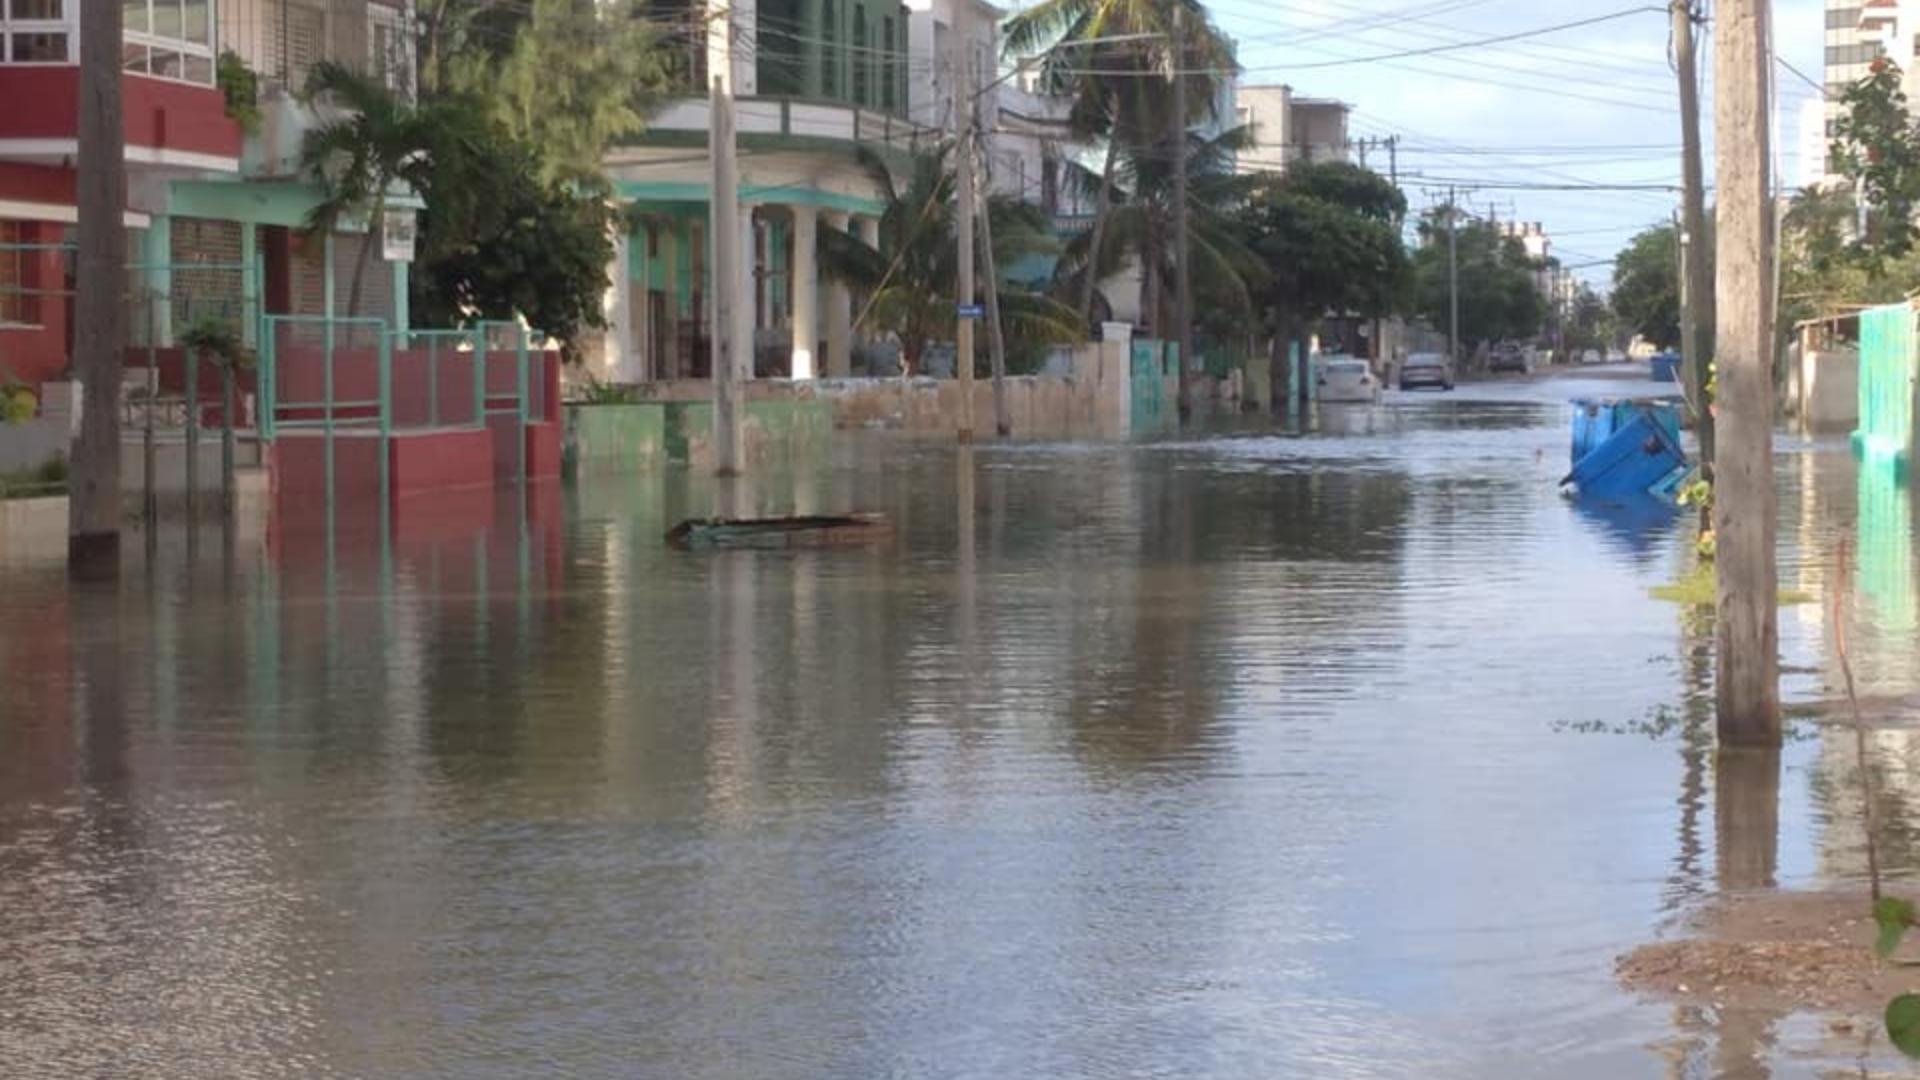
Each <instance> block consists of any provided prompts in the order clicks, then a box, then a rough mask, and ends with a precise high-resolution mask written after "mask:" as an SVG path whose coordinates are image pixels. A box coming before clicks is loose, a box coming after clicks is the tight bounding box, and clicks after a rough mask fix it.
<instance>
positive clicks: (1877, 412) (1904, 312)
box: [1853, 304, 1915, 468]
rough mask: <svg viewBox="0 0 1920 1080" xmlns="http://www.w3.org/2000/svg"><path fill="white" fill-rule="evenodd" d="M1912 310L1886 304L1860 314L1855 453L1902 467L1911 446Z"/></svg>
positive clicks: (1907, 459)
mask: <svg viewBox="0 0 1920 1080" xmlns="http://www.w3.org/2000/svg"><path fill="white" fill-rule="evenodd" d="M1913 323H1914V312H1913V309H1912V308H1910V307H1908V306H1907V305H1906V304H1892V305H1889V306H1886V307H1878V308H1873V309H1871V310H1868V311H1863V312H1861V313H1860V427H1859V428H1858V429H1856V430H1855V431H1854V433H1853V447H1854V450H1855V452H1857V453H1859V454H1860V455H1861V456H1862V457H1863V458H1866V459H1868V460H1875V461H1892V462H1893V463H1894V464H1895V466H1896V467H1902V468H1904V467H1905V466H1906V465H1907V464H1908V462H1909V455H1910V453H1911V447H1912V446H1913V395H1914V376H1915V370H1914V333H1913Z"/></svg>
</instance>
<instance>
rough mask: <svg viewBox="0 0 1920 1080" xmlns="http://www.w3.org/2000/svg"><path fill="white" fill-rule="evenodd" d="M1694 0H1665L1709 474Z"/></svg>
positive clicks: (1709, 286)
mask: <svg viewBox="0 0 1920 1080" xmlns="http://www.w3.org/2000/svg"><path fill="white" fill-rule="evenodd" d="M1693 5H1694V0H1671V3H1670V4H1669V5H1668V8H1669V11H1670V12H1671V14H1672V16H1673V62H1674V65H1673V66H1674V73H1675V75H1677V76H1678V77H1679V80H1680V142H1681V157H1680V175H1681V184H1682V186H1683V187H1684V189H1685V191H1684V193H1683V195H1682V198H1681V212H1680V233H1679V235H1678V236H1677V237H1675V239H1676V240H1677V241H1678V242H1679V243H1678V246H1679V248H1680V281H1681V285H1680V352H1681V354H1682V356H1683V357H1684V358H1685V360H1686V365H1687V400H1688V401H1689V402H1691V403H1692V404H1693V407H1694V418H1693V419H1694V434H1695V435H1696V436H1697V437H1698V439H1699V441H1700V462H1701V464H1702V466H1704V467H1705V468H1706V469H1707V470H1708V475H1712V469H1713V413H1712V411H1711V410H1709V409H1708V408H1707V407H1706V406H1707V365H1708V364H1709V363H1711V362H1712V360H1713V358H1712V357H1711V356H1708V355H1707V353H1708V351H1709V350H1708V348H1707V335H1706V329H1707V327H1708V326H1710V325H1712V322H1713V277H1712V270H1711V268H1709V267H1708V265H1707V257H1706V255H1707V246H1706V245H1707V193H1706V180H1705V169H1704V168H1703V166H1702V164H1701V150H1700V80H1699V75H1698V72H1697V71H1696V70H1695V60H1694V42H1693V30H1694V26H1695V24H1696V18H1695V13H1694V7H1693Z"/></svg>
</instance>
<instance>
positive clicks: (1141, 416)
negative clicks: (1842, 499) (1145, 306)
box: [1132, 338, 1173, 431]
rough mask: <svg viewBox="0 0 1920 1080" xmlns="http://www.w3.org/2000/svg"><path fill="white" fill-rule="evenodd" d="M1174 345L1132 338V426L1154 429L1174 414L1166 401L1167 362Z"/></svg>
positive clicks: (1162, 424)
mask: <svg viewBox="0 0 1920 1080" xmlns="http://www.w3.org/2000/svg"><path fill="white" fill-rule="evenodd" d="M1171 351H1172V347H1171V346H1169V345H1167V344H1166V343H1164V342H1160V341H1155V340H1154V339H1152V338H1135V339H1134V340H1133V361H1132V369H1133V372H1132V373H1133V388H1132V389H1133V417H1132V420H1133V430H1135V431H1153V430H1155V429H1157V428H1160V427H1163V426H1165V424H1166V422H1167V418H1168V417H1169V416H1170V415H1172V411H1173V410H1172V409H1171V408H1169V405H1170V403H1169V402H1168V401H1167V379H1166V375H1167V371H1168V368H1167V363H1168V355H1169V353H1170V352H1171Z"/></svg>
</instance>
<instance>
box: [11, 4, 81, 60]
mask: <svg viewBox="0 0 1920 1080" xmlns="http://www.w3.org/2000/svg"><path fill="white" fill-rule="evenodd" d="M68 3H72V4H73V5H74V8H78V7H79V0H0V60H6V61H9V62H12V63H15V64H66V63H72V62H73V61H76V60H78V59H79V56H78V55H77V53H78V50H77V49H75V48H74V47H73V41H74V36H73V27H72V25H71V24H69V23H68V21H67V14H68V11H69V10H70V9H69V8H68V7H67V4H68Z"/></svg>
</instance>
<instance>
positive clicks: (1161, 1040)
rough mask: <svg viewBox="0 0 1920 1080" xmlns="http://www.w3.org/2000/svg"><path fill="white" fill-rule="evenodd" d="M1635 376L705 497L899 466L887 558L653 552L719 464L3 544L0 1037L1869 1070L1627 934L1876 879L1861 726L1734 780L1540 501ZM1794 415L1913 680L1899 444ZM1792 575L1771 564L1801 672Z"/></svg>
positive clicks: (356, 1057)
mask: <svg viewBox="0 0 1920 1080" xmlns="http://www.w3.org/2000/svg"><path fill="white" fill-rule="evenodd" d="M1633 389H1634V387H1633V386H1631V385H1629V384H1623V383H1619V382H1597V383H1589V382H1586V381H1584V380H1582V379H1579V378H1571V377H1563V378H1559V379H1555V380H1547V381H1536V382H1526V383H1495V384H1482V385H1476V386H1470V387H1465V386H1463V387H1462V388H1461V389H1460V390H1459V391H1456V392H1455V393H1452V394H1446V395H1442V394H1418V395H1389V397H1388V400H1387V402H1386V403H1385V404H1384V405H1382V406H1380V407H1378V408H1376V409H1372V410H1367V409H1347V410H1344V411H1341V410H1328V411H1325V412H1324V413H1323V414H1322V415H1321V416H1319V417H1316V418H1313V422H1312V423H1310V425H1309V430H1307V431H1305V432H1304V433H1300V434H1286V433H1276V432H1273V431H1271V430H1264V429H1263V426H1262V425H1256V424H1234V425H1231V426H1228V427H1223V428H1222V429H1221V430H1219V431H1217V432H1215V433H1213V434H1211V435H1209V436H1207V437H1194V438H1181V439H1171V438H1169V439H1160V440H1147V441H1144V442H1141V443H1137V444H1133V445H1070V444H1044V443H1043V444H1020V445H1013V446H982V447H979V448H977V449H975V450H972V451H961V450H958V449H956V448H953V447H950V446H946V445H940V444H929V443H911V442H904V441H898V440H891V439H886V438H882V437H878V436H875V437H861V438H855V439H849V440H846V441H844V442H843V443H841V444H840V445H839V446H837V448H836V450H835V456H834V459H833V460H832V461H830V462H825V463H821V464H819V465H817V466H807V467H802V468H798V469H789V470H784V471H778V472H772V473H768V474H766V475H762V476H758V477H755V478H753V480H752V481H751V482H750V483H749V484H748V485H747V487H746V488H745V489H744V490H742V491H739V492H736V493H735V495H734V496H733V497H735V498H737V499H738V501H739V503H740V504H742V505H748V506H753V507H758V508H761V509H766V510H786V509H799V510H839V509H871V510H884V511H886V512H888V513H889V514H890V515H891V516H892V517H893V519H894V521H895V524H896V525H897V527H898V532H897V535H896V536H895V537H894V538H893V539H892V540H891V541H890V542H889V543H887V544H885V545H883V546H881V547H880V548H878V549H873V550H847V551H822V552H800V553H788V552H761V553H741V554H724V555H690V554H685V553H678V552H674V551H671V550H668V549H667V548H666V547H665V546H664V545H663V544H662V542H661V534H662V533H663V532H664V530H665V529H666V528H667V527H668V526H669V525H670V524H672V523H673V522H674V521H675V520H677V519H678V518H680V517H683V516H688V515H692V514H704V513H707V512H709V511H710V510H711V509H712V507H713V505H714V503H715V500H716V497H717V496H716V492H715V491H714V490H713V487H712V483H711V482H710V481H708V480H706V479H704V478H701V477H697V476H688V475H686V474H672V475H669V476H667V477H664V478H653V479H648V480H640V479H636V478H633V477H604V476H603V477H593V478H589V479H588V480H586V481H584V482H582V483H581V484H580V485H578V486H577V487H576V488H573V489H570V490H567V491H564V492H562V491H557V490H553V491H545V492H536V493H534V494H533V495H531V496H529V497H524V498H523V497H521V496H519V495H517V494H515V493H504V494H502V495H501V496H499V497H497V498H496V499H494V500H492V501H488V500H478V501H476V500H463V501H461V502H459V503H458V504H454V505H449V506H446V507H441V508H436V509H435V511H434V512H432V513H425V512H416V513H413V514H407V513H404V512H403V514H402V515H401V518H400V519H399V520H398V521H397V522H396V523H395V535H394V538H393V539H392V541H391V542H389V543H385V544H383V543H381V542H380V541H379V538H378V531H377V530H376V529H372V528H370V527H368V526H367V524H366V523H365V522H363V521H359V520H356V519H355V518H354V517H353V515H343V516H342V518H341V519H339V520H337V521H335V522H334V526H333V529H332V532H331V534H330V535H329V533H328V532H327V531H325V530H323V529H316V528H313V527H311V523H309V526H308V527H305V528H300V529H276V530H275V532H274V534H273V535H272V537H271V540H270V543H269V546H268V548H267V549H266V550H265V551H262V552H251V551H247V552H237V553H229V552H226V551H224V550H223V549H222V547H221V545H220V544H219V542H218V539H217V537H215V538H212V539H209V538H204V537H203V538H199V539H198V540H197V541H196V544H195V545H194V548H193V550H192V551H189V550H188V546H187V543H186V538H185V537H184V536H181V535H177V534H176V535H169V536H168V537H167V542H166V543H165V544H164V545H163V546H162V548H161V550H160V552H159V554H158V555H157V556H156V557H155V559H154V562H153V563H152V567H151V570H148V569H145V568H144V567H143V566H142V564H140V563H139V561H138V560H137V559H136V560H135V562H134V565H135V567H136V571H135V573H134V575H133V576H132V577H131V578H130V579H129V580H127V581H126V582H124V583H123V584H122V585H121V586H120V587H118V588H117V589H111V590H104V591H102V590H98V589H89V590H82V591H79V592H73V591H69V589H68V588H67V586H66V585H65V583H64V581H63V580H62V579H61V577H60V575H59V573H58V571H57V569H47V568H40V567H31V566H13V567H0V595H4V596H5V597H6V600H5V608H4V610H5V613H6V614H5V619H4V622H0V672H4V679H5V693H4V696H3V697H0V972H4V973H5V977H4V978H0V1074H5V1075H9V1076H13V1075H18V1076H31V1077H93V1076H102V1075H112V1076H127V1077H148V1076H153V1077H160V1076H183V1075H193V1076H199V1077H226V1076H234V1077H241V1076H244V1077H257V1076H280V1075H286V1076H302V1077H330V1076H341V1077H349V1076H355V1077H357V1076H379V1077H462V1078H469V1077H501V1078H506V1077H528V1076H636V1077H674V1078H708V1077H711V1078H722V1077H726V1078H735V1077H738V1078H755V1080H757V1078H770V1077H828V1076H833V1077H882V1076H886V1077H983V1078H984V1077H1121V1076H1125V1077H1142V1076H1166V1077H1221V1078H1227V1077H1234V1078H1238V1077H1249V1076H1313V1077H1374V1076H1419V1077H1469V1076H1475V1077H1477V1076H1555V1077H1633V1076H1670V1075H1685V1076H1710V1075H1729V1076H1767V1075H1772V1076H1780V1077H1789V1076H1823V1075H1828V1074H1829V1073H1830V1072H1832V1071H1835V1070H1840V1071H1847V1072H1848V1073H1849V1074H1850V1075H1851V1074H1852V1073H1853V1071H1854V1070H1856V1069H1858V1068H1860V1067H1861V1062H1862V1060H1863V1054H1864V1055H1865V1058H1864V1060H1866V1061H1867V1062H1868V1063H1869V1064H1870V1065H1872V1066H1875V1067H1878V1066H1885V1065H1897V1062H1893V1061H1890V1060H1889V1059H1888V1058H1887V1057H1886V1051H1885V1047H1884V1044H1883V1043H1877V1042H1874V1041H1872V1040H1871V1039H1869V1038H1867V1037H1865V1036H1863V1035H1858V1034H1856V1035H1852V1036H1849V1037H1848V1038H1847V1039H1846V1040H1844V1041H1839V1042H1836V1041H1835V1037H1833V1036H1831V1035H1829V1033H1828V1031H1827V1029H1826V1027H1825V1025H1824V1023H1823V1022H1822V1021H1821V1020H1820V1019H1819V1018H1817V1017H1802V1016H1771V1015H1754V1014H1732V1013H1717V1012H1714V1011H1712V1010H1697V1009H1687V1008H1675V1007H1673V1006H1669V1005H1662V1004H1659V1003H1651V1002H1642V1001H1637V1000H1635V999H1634V998H1633V997H1632V996H1630V995H1628V994H1626V993H1624V992H1622V991H1621V990H1619V989H1618V988H1617V987H1616V985H1615V984H1614V981H1613V977H1612V961H1613V958H1614V957H1615V956H1616V955H1617V954H1619V953H1621V952H1623V951H1625V950H1626V949H1628V948H1630V947H1632V946H1633V945H1635V944H1638V943H1640V942H1642V941H1644V940H1647V939H1648V938H1649V937H1651V936H1654V935H1657V934H1660V933H1663V932H1670V931H1671V929H1672V928H1673V927H1674V925H1675V923H1676V921H1677V919H1678V918H1679V916H1680V915H1681V914H1682V913H1683V912H1684V911H1685V910H1686V908H1687V905H1688V904H1689V903H1690V902H1692V901H1695V900H1697V899H1699V898H1701V897H1703V896H1707V895H1710V894H1712V893H1713V892H1714V891H1715V890H1717V889H1721V888H1752V887H1764V886H1768V885H1771V884H1779V885H1783V886H1789V887H1798V886H1820V885H1829V884H1835V883H1844V882H1851V881H1854V880H1857V878H1858V876H1859V874H1860V873H1861V872H1862V868H1863V858H1862V854H1861V849H1860V844H1859V843H1858V835H1859V830H1858V826H1857V821H1856V819H1857V814H1858V805H1859V804H1858V797H1857V795H1855V794H1853V793H1852V792H1853V791H1854V788H1853V787H1852V785H1853V782H1854V776H1853V773H1852V770H1851V766H1850V764H1849V763H1850V760H1851V758H1850V755H1851V752H1852V746H1851V741H1850V738H1846V737H1842V736H1839V735H1835V734H1833V733H1831V732H1829V731H1826V730H1823V729H1821V728H1819V727H1817V726H1815V725H1811V724H1807V723H1799V724H1796V725H1795V726H1794V732H1793V738H1792V739H1791V740H1790V742H1789V744H1788V746H1787V749H1786V751H1785V753H1784V755H1783V766H1782V768H1781V769H1780V770H1779V771H1778V772H1772V771H1770V770H1761V771H1760V772H1759V773H1758V774H1757V775H1755V774H1752V773H1751V772H1750V771H1745V772H1733V771H1728V770H1726V769H1716V762H1715V755H1714V753H1713V751H1712V748H1711V738H1710V736H1711V720H1710V700H1711V685H1710V680H1711V677H1712V661H1711V653H1710V642H1711V624H1710V620H1709V619H1708V618H1703V617H1701V616H1699V615H1693V616H1687V615H1686V614H1685V613H1683V611H1682V610H1681V609H1680V608H1677V607H1675V606H1674V605H1672V604H1669V603H1665V602H1662V601H1658V600H1655V599H1652V598H1651V597H1650V596H1649V595H1648V590H1649V589H1651V588H1653V587H1654V586H1657V585H1661V584H1664V583H1666V582H1668V581H1670V580H1672V579H1673V578H1675V577H1676V576H1677V575H1678V574H1679V573H1681V572H1682V571H1683V570H1684V569H1685V567H1686V566H1687V565H1688V561H1689V558H1690V556H1689V554H1688V547H1689V538H1688V535H1687V529H1686V528H1685V527H1684V526H1683V525H1682V524H1681V523H1678V522H1676V521H1674V520H1673V519H1671V518H1668V517H1665V516H1663V515H1659V514H1650V513H1646V512H1643V511H1612V512H1598V511H1589V510H1585V509H1582V508H1579V507H1576V506H1573V505H1570V504H1568V503H1567V502H1565V501H1564V500H1563V499H1562V498H1561V497H1560V495H1559V494H1558V493H1557V492H1556V481H1557V480H1558V478H1559V477H1560V475H1561V474H1562V473H1564V472H1565V470H1566V464H1567V462H1566V447H1567V441H1568V433H1567V417H1566V407H1565V405H1564V402H1565V399H1566V398H1568V397H1570V396H1575V395H1579V394H1583V393H1605V394H1619V393H1625V392H1630V391H1632V390H1633ZM1779 465H1780V478H1781V527H1782V532H1781V541H1782V567H1783V580H1784V581H1785V582H1787V583H1791V584H1797V585H1799V586H1800V587H1802V588H1806V589H1809V590H1811V591H1813V592H1814V593H1815V594H1816V595H1821V589H1822V585H1823V583H1824V582H1825V581H1826V580H1828V578H1829V577H1830V575H1831V560H1832V558H1833V553H1834V551H1835V549H1836V547H1837V546H1838V544H1839V543H1840V541H1842V540H1847V541H1849V542H1850V543H1851V544H1853V545H1854V546H1855V547H1856V554H1857V559H1858V562H1859V566H1858V570H1857V572H1856V575H1855V577H1856V586H1857V587H1856V589H1855V593H1856V595H1855V596H1854V597H1852V598H1851V601H1850V605H1849V607H1850V612H1851V613H1850V616H1849V618H1850V621H1851V623H1852V626H1851V639H1850V640H1851V645H1852V651H1853V661H1854V663H1855V665H1856V668H1857V669H1858V673H1859V675H1860V677H1861V679H1862V682H1863V690H1864V692H1867V693H1869V694H1872V695H1877V696H1883V697H1892V696H1899V695H1904V694H1907V693H1910V692H1913V691H1915V690H1916V689H1920V687H1916V686H1915V685H1914V675H1913V671H1912V663H1911V657H1912V655H1913V639H1914V633H1915V630H1916V628H1917V627H1920V589H1917V588H1916V576H1915V570H1916V559H1915V553H1914V551H1913V550H1912V541H1911V535H1912V530H1911V521H1912V511H1911V507H1910V502H1909V500H1908V497H1907V495H1906V493H1905V492H1904V491H1901V490H1899V489H1895V488H1893V487H1891V486H1890V485H1888V484H1885V483H1883V482H1878V481H1874V480H1872V479H1871V478H1860V477H1857V476H1856V474H1855V469H1854V465H1853V462H1852V460H1851V458H1850V456H1849V455H1848V454H1847V451H1846V446H1845V441H1844V439H1831V440H1824V441H1809V440H1803V439H1798V438H1792V437H1783V438H1782V439H1781V441H1780V454H1779ZM1826 618H1827V612H1826V611H1825V609H1824V608H1823V607H1822V606H1820V605H1808V606H1803V607H1793V608H1787V609H1784V610H1783V612H1782V633H1781V637H1782V648H1783V653H1784V659H1785V663H1786V665H1787V675H1786V678H1785V686H1784V690H1785V693H1786V696H1787V697H1788V699H1789V700H1791V701H1799V702H1811V701H1818V700H1823V699H1827V698H1830V697H1831V696H1832V695H1833V694H1834V692H1835V691H1834V689H1833V687H1835V686H1837V685H1838V683H1837V669H1836V668H1835V665H1834V660H1833V657H1832V655H1831V645H1830V635H1829V634H1828V632H1827V628H1826V626H1825V620H1826ZM1879 749H1880V756H1879V759H1878V760H1879V762H1880V764H1881V766H1882V768H1883V769H1884V774H1883V775H1882V776H1881V778H1880V779H1881V783H1882V785H1883V796H1884V800H1885V807H1884V809H1883V811H1882V813H1883V817H1885V818H1886V819H1887V822H1888V825H1887V831H1888V835H1887V839H1886V841H1885V846H1884V847H1883V858H1886V859H1889V860H1890V861H1891V862H1892V863H1893V865H1894V867H1895V869H1896V870H1898V871H1900V872H1901V873H1911V872H1913V871H1914V870H1916V869H1920V839H1917V838H1920V801H1916V800H1920V787H1917V786H1916V782H1915V780H1914V777H1915V776H1916V775H1920V773H1916V771H1915V768H1916V766H1920V751H1916V749H1915V748H1914V747H1913V746H1912V745H1911V744H1910V743H1909V742H1908V737H1907V736H1905V735H1904V734H1889V735H1884V736H1882V737H1881V739H1880V741H1879ZM1776 802H1777V806H1778V814H1777V818H1773V819H1771V820H1770V819H1769V815H1767V814H1766V813H1765V810H1764V808H1765V807H1767V806H1769V805H1773V804H1775V803H1776ZM1755 808H1759V809H1755ZM1863 1044H1864V1045H1863Z"/></svg>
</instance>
